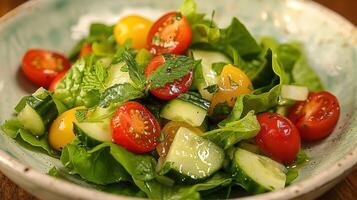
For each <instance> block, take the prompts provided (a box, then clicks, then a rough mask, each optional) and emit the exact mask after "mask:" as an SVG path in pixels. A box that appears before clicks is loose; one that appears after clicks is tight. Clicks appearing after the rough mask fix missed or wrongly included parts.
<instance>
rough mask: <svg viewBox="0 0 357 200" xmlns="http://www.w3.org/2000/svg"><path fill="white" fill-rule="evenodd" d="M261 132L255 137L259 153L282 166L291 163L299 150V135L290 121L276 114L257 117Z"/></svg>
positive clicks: (264, 114) (269, 113)
mask: <svg viewBox="0 0 357 200" xmlns="http://www.w3.org/2000/svg"><path fill="white" fill-rule="evenodd" d="M257 119H258V121H259V123H260V127H261V130H260V132H259V133H258V135H257V136H256V137H255V141H256V143H257V144H258V146H259V148H260V149H261V151H262V152H263V153H264V154H266V155H267V156H269V157H271V158H272V159H274V160H276V161H278V162H281V163H283V164H290V163H292V162H293V161H294V160H295V158H296V156H297V154H298V152H299V150H300V143H301V141H300V135H299V132H298V130H297V129H296V127H295V126H294V124H293V123H291V121H290V120H289V119H287V118H285V117H283V116H281V115H279V114H277V113H272V112H267V113H262V114H259V115H258V116H257Z"/></svg>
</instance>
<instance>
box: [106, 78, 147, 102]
mask: <svg viewBox="0 0 357 200" xmlns="http://www.w3.org/2000/svg"><path fill="white" fill-rule="evenodd" d="M143 96H144V92H143V91H142V90H139V89H137V88H135V87H134V86H132V85H130V84H129V83H124V84H116V85H113V86H112V87H110V88H108V89H106V90H105V91H104V92H103V94H102V95H101V98H100V103H99V106H101V107H107V106H109V105H110V103H118V102H125V101H129V100H133V99H138V98H141V97H143Z"/></svg>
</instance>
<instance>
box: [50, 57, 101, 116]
mask: <svg viewBox="0 0 357 200" xmlns="http://www.w3.org/2000/svg"><path fill="white" fill-rule="evenodd" d="M93 66H94V63H93V56H89V57H85V58H82V59H80V60H78V61H77V62H76V63H75V64H74V65H73V66H72V67H71V69H70V70H69V71H68V72H67V74H66V76H65V77H64V78H63V79H62V80H61V82H60V83H59V84H58V86H57V89H56V91H55V93H54V94H53V96H54V98H55V99H57V100H59V101H61V102H62V103H63V104H64V105H65V106H66V107H67V108H68V109H69V108H72V107H76V106H82V105H84V106H86V107H91V106H94V105H96V104H97V103H98V102H99V97H100V95H99V91H98V89H99V87H100V86H101V83H100V82H99V81H101V80H104V79H102V77H99V76H98V78H99V79H93V80H89V79H87V78H86V79H84V76H85V74H87V75H94V76H97V75H96V70H94V68H93ZM99 67H103V66H97V68H99ZM97 72H98V71H97ZM100 76H105V73H104V72H103V73H102V74H101V75H100ZM83 85H86V87H83Z"/></svg>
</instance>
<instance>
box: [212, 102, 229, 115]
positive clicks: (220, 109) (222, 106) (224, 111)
mask: <svg viewBox="0 0 357 200" xmlns="http://www.w3.org/2000/svg"><path fill="white" fill-rule="evenodd" d="M231 110H232V107H230V106H229V105H228V103H227V101H225V102H223V103H218V104H217V105H216V106H215V107H214V109H213V113H212V115H213V116H222V115H229V113H231Z"/></svg>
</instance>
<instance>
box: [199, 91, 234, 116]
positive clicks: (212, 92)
mask: <svg viewBox="0 0 357 200" xmlns="http://www.w3.org/2000/svg"><path fill="white" fill-rule="evenodd" d="M204 89H205V90H207V91H208V92H209V93H211V94H214V93H216V92H218V90H219V87H218V85H217V84H214V85H210V86H208V87H206V88H204ZM228 114H229V113H228Z"/></svg>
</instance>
